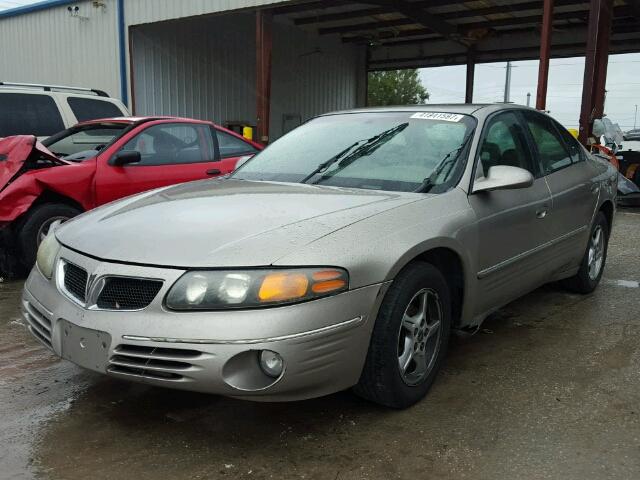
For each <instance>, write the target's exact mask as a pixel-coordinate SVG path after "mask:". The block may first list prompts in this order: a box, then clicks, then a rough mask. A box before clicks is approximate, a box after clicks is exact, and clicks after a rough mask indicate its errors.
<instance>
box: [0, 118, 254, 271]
mask: <svg viewBox="0 0 640 480" xmlns="http://www.w3.org/2000/svg"><path fill="white" fill-rule="evenodd" d="M261 148H262V146H261V145H259V144H257V143H254V142H251V141H249V140H247V139H245V138H243V137H241V136H239V135H237V134H235V133H233V132H231V131H229V130H226V129H224V128H222V127H220V126H218V125H215V124H213V123H211V122H206V121H200V120H192V119H186V118H174V117H145V118H134V117H123V118H111V119H102V120H92V121H88V122H82V123H79V124H77V125H75V126H74V127H71V128H69V129H67V130H64V131H62V132H60V133H58V134H55V135H53V136H51V137H49V138H47V139H46V140H45V141H44V142H42V144H41V143H39V142H37V141H36V138H35V137H33V136H28V135H21V136H14V137H7V138H4V139H1V140H0V271H2V270H5V271H6V270H8V269H13V268H15V267H16V259H17V258H20V259H21V261H20V263H22V265H23V266H26V267H31V265H33V263H34V262H35V256H36V251H37V246H38V244H39V243H40V241H41V240H42V238H44V236H46V234H47V232H48V231H49V228H50V226H51V225H52V224H53V223H54V222H56V221H64V220H66V219H69V218H71V217H73V216H75V215H78V214H79V213H81V212H84V211H86V210H90V209H92V208H95V207H98V206H100V205H102V204H104V203H107V202H110V201H112V200H116V199H118V198H122V197H125V196H127V195H132V194H134V193H138V192H142V191H145V190H150V189H153V188H157V187H162V186H165V185H171V184H175V183H181V182H187V181H190V180H197V179H201V178H207V177H216V176H219V175H224V174H227V173H230V172H231V171H233V169H234V168H235V166H236V163H237V162H238V160H240V159H241V158H242V157H246V156H250V155H253V154H255V153H256V152H258V151H259V150H260V149H261ZM3 257H4V258H3ZM3 260H4V261H3ZM12 263H13V265H11V264H12Z"/></svg>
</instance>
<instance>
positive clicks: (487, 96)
mask: <svg viewBox="0 0 640 480" xmlns="http://www.w3.org/2000/svg"><path fill="white" fill-rule="evenodd" d="M29 3H36V2H35V1H34V0H0V10H3V9H5V8H14V7H18V6H20V5H26V4H29ZM505 65H506V64H505V63H484V64H477V65H476V73H475V85H474V94H473V100H474V102H477V103H484V102H498V101H499V102H501V101H502V100H503V98H504V77H505ZM465 68H466V67H465V66H464V65H460V66H452V67H438V68H424V69H421V70H420V77H421V79H422V83H423V84H424V85H425V87H427V90H428V91H429V94H430V98H429V100H428V102H429V103H457V102H463V101H464V89H465ZM583 75H584V58H559V59H554V60H551V67H550V69H549V85H548V89H547V110H548V111H549V113H550V114H551V115H552V116H553V117H555V118H556V119H557V120H558V121H559V122H560V123H562V124H563V125H564V126H565V127H567V128H571V127H573V128H577V127H578V118H579V116H580V102H581V98H582V79H583ZM537 78H538V61H537V60H531V61H521V62H513V69H512V71H511V101H512V102H514V103H521V104H523V105H526V102H527V93H531V105H532V106H535V97H536V89H537ZM636 105H640V54H635V53H634V54H625V55H611V56H610V57H609V69H608V73H607V98H606V102H605V113H606V114H607V115H608V116H609V118H611V120H612V121H613V122H614V123H618V124H619V125H620V128H622V130H629V129H631V128H634V122H635V123H636V124H637V126H640V116H639V117H637V120H636Z"/></svg>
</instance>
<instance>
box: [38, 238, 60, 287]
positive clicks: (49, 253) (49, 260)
mask: <svg viewBox="0 0 640 480" xmlns="http://www.w3.org/2000/svg"><path fill="white" fill-rule="evenodd" d="M59 251H60V244H59V243H58V240H56V236H55V235H54V234H53V231H51V232H49V235H47V236H46V237H45V238H44V240H42V242H41V243H40V246H39V247H38V254H37V256H36V264H37V265H38V270H40V272H41V273H42V274H43V275H44V276H45V277H47V278H51V276H52V275H53V267H54V266H55V261H56V257H57V256H58V252H59Z"/></svg>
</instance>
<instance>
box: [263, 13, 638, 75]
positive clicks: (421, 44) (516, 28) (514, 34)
mask: <svg viewBox="0 0 640 480" xmlns="http://www.w3.org/2000/svg"><path fill="white" fill-rule="evenodd" d="M554 4H555V6H554V21H553V39H552V50H551V54H552V56H553V57H567V56H582V55H584V53H585V46H586V39H587V23H588V17H589V6H590V3H589V0H555V2H554ZM272 11H273V12H274V13H275V14H278V15H282V16H286V17H287V18H288V19H289V20H290V21H291V22H293V23H294V24H295V25H297V26H300V27H301V28H304V29H308V30H311V31H315V32H317V33H318V34H319V35H321V36H322V35H338V36H340V37H341V39H342V42H344V43H345V44H359V45H366V46H367V47H368V50H369V68H370V69H371V70H382V69H389V68H402V67H422V66H425V67H426V66H439V65H451V64H461V63H465V62H466V59H467V55H468V53H469V51H470V50H472V51H473V53H474V55H475V61H476V62H478V63H481V62H492V61H500V60H525V59H537V58H539V51H540V32H539V29H540V25H541V23H542V12H543V0H481V1H473V2H469V1H463V0H411V1H409V0H401V1H399V0H366V1H362V2H354V1H347V0H323V1H306V2H290V4H285V5H282V6H279V7H275V8H273V9H272ZM638 51H640V0H615V2H614V7H613V29H612V33H611V42H610V53H627V52H638Z"/></svg>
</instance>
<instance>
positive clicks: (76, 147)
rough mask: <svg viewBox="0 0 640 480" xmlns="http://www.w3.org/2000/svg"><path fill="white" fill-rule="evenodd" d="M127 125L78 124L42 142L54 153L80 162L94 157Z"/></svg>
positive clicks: (122, 131)
mask: <svg viewBox="0 0 640 480" xmlns="http://www.w3.org/2000/svg"><path fill="white" fill-rule="evenodd" d="M128 127H130V124H128V123H92V124H89V125H79V126H75V127H71V128H69V129H68V130H65V131H63V132H60V133H57V134H56V135H53V136H51V137H49V138H47V139H46V140H45V141H43V142H42V143H43V145H44V146H45V147H47V148H48V149H49V150H50V151H51V152H52V153H53V154H54V155H56V156H58V157H60V158H64V159H65V160H70V161H75V162H80V161H82V160H86V159H88V158H91V157H95V156H96V155H97V154H98V152H100V150H102V149H103V148H104V147H106V146H107V145H109V144H110V143H111V142H113V141H114V140H116V139H117V138H119V137H120V136H121V135H122V134H123V133H124V132H125V131H126V129H127V128H128Z"/></svg>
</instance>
